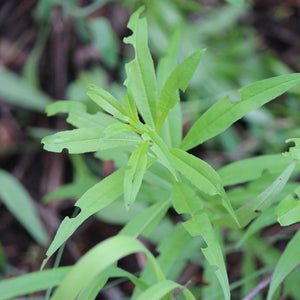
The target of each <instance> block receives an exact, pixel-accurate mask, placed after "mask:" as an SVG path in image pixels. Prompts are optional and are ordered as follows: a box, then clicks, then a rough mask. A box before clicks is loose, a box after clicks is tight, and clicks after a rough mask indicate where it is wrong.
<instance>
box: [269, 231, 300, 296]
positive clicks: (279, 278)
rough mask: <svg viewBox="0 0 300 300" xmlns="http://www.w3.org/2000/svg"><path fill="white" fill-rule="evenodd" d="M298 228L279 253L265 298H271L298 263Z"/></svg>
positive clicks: (299, 239) (299, 258) (299, 256)
mask: <svg viewBox="0 0 300 300" xmlns="http://www.w3.org/2000/svg"><path fill="white" fill-rule="evenodd" d="M299 249H300V230H298V231H297V233H296V234H295V235H294V237H293V238H292V239H291V240H290V242H289V243H288V245H287V247H286V248H285V250H284V252H283V254H282V255H281V257H280V259H279V261H278V264H277V266H276V268H275V271H274V273H273V276H272V280H271V283H270V288H269V291H268V296H267V300H271V299H273V295H274V293H275V292H276V289H277V288H278V286H279V285H280V284H281V283H282V282H283V280H284V279H285V278H286V277H287V275H288V274H289V273H290V272H292V271H293V269H294V268H295V267H296V266H297V265H298V264H300V251H299Z"/></svg>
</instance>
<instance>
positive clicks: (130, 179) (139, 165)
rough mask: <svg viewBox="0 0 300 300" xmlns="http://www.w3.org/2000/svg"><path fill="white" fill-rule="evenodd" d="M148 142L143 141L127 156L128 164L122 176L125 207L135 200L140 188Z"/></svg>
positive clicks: (145, 163)
mask: <svg viewBox="0 0 300 300" xmlns="http://www.w3.org/2000/svg"><path fill="white" fill-rule="evenodd" d="M148 144H149V142H148V141H146V142H144V143H143V144H142V145H141V146H140V147H139V148H137V149H136V150H134V151H133V152H132V154H131V156H130V158H129V161H128V166H129V167H130V168H129V169H128V170H127V171H126V172H125V177H124V201H125V205H126V207H129V206H131V205H132V204H133V202H134V201H135V198H136V196H137V194H138V192H139V190H140V187H141V184H142V181H143V177H144V174H145V171H146V166H147V154H148Z"/></svg>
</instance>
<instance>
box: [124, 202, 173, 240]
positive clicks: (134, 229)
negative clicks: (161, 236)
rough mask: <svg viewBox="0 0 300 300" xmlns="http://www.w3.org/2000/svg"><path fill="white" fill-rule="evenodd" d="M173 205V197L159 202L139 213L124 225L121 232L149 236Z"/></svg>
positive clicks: (136, 235)
mask: <svg viewBox="0 0 300 300" xmlns="http://www.w3.org/2000/svg"><path fill="white" fill-rule="evenodd" d="M170 205H171V199H170V198H167V199H166V200H163V201H160V202H157V203H155V204H153V205H152V206H150V207H148V208H147V209H145V210H144V211H143V212H142V213H141V214H139V215H137V216H136V217H135V218H134V219H132V220H131V221H130V222H129V223H127V224H126V225H125V227H123V229H122V230H121V231H120V234H123V235H131V236H134V237H136V238H137V237H138V236H139V235H143V236H146V237H148V236H149V235H150V233H151V232H152V231H153V229H154V228H155V227H156V226H157V224H158V223H159V222H160V220H161V219H162V218H163V217H164V216H165V214H166V212H167V210H168V209H169V207H170Z"/></svg>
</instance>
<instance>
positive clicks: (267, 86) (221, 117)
mask: <svg viewBox="0 0 300 300" xmlns="http://www.w3.org/2000/svg"><path fill="white" fill-rule="evenodd" d="M299 83H300V74H299V73H294V74H288V75H282V76H277V77H273V78H269V79H265V80H262V81H258V82H255V83H253V84H250V85H248V86H246V87H244V88H242V89H240V90H239V93H240V95H241V99H240V100H239V101H237V102H235V103H234V104H231V103H230V101H229V98H228V97H225V98H223V99H222V100H220V101H218V102H217V103H216V104H215V105H213V106H212V107H211V108H209V109H208V110H207V111H206V112H205V113H204V114H203V115H202V116H201V117H200V118H199V119H198V120H197V121H196V123H195V124H194V125H193V126H192V128H191V129H190V130H189V132H188V134H187V135H186V137H185V138H184V140H183V141H182V144H181V146H180V147H181V148H182V149H184V150H189V149H191V148H193V147H195V146H197V145H199V144H201V143H203V142H205V141H206V140H208V139H210V138H212V137H214V136H216V135H217V134H219V133H221V132H223V131H224V130H225V129H227V128H228V127H229V126H230V125H231V124H233V123H234V122H236V121H237V120H239V119H240V118H242V117H243V116H244V115H246V114H247V113H248V112H250V111H252V110H255V109H257V108H259V107H260V106H262V105H264V104H265V103H267V102H269V101H271V100H272V99H274V98H276V97H278V96H280V95H281V94H283V93H284V92H286V91H287V90H288V89H290V88H291V87H293V86H296V85H297V84H299Z"/></svg>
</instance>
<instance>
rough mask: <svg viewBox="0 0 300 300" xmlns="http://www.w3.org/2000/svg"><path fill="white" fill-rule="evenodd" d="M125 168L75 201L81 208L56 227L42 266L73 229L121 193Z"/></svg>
mask: <svg viewBox="0 0 300 300" xmlns="http://www.w3.org/2000/svg"><path fill="white" fill-rule="evenodd" d="M124 174H125V168H121V169H119V170H118V171H116V172H114V173H113V174H111V175H110V176H108V177H106V178H104V179H103V180H102V181H101V182H99V183H98V184H96V185H95V186H93V187H92V188H91V189H89V190H88V191H87V192H86V193H85V194H84V195H83V196H82V197H81V198H80V199H79V200H78V201H77V202H76V203H75V206H76V207H79V208H80V209H81V211H80V213H79V215H77V216H76V217H74V218H71V219H70V218H69V217H66V218H65V219H64V220H63V221H62V223H61V225H60V227H59V228H58V230H57V232H56V235H55V237H54V240H53V241H52V243H51V245H50V247H49V249H48V251H47V253H46V256H47V258H46V259H44V261H43V265H42V267H43V266H44V265H45V264H46V263H47V261H48V260H49V258H50V256H52V255H53V254H54V252H55V251H56V250H57V249H58V248H59V247H60V246H61V245H62V244H63V243H64V242H65V241H66V240H67V239H68V238H69V237H70V236H71V235H72V234H73V233H74V231H75V230H76V229H77V228H78V227H79V226H80V225H81V224H82V223H83V222H84V221H85V220H86V219H87V218H89V217H90V216H92V215H93V214H95V213H96V212H98V211H99V210H101V209H102V208H104V207H106V206H108V205H109V204H110V203H112V202H113V201H114V200H116V199H117V198H118V197H119V196H120V195H121V194H122V193H123V180H124Z"/></svg>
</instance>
